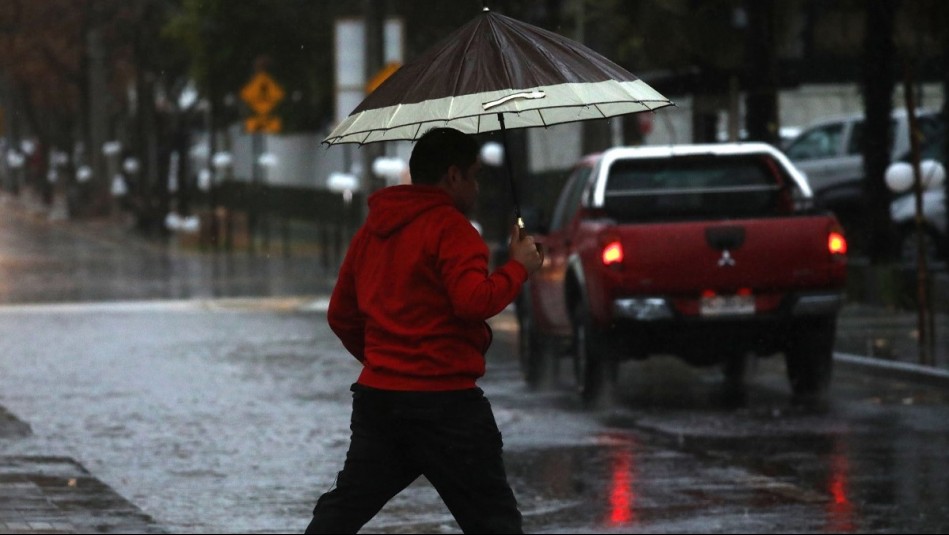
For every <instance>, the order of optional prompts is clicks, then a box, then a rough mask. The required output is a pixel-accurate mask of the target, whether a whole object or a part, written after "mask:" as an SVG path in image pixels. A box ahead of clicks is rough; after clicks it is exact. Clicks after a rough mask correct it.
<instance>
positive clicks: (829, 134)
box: [785, 110, 942, 218]
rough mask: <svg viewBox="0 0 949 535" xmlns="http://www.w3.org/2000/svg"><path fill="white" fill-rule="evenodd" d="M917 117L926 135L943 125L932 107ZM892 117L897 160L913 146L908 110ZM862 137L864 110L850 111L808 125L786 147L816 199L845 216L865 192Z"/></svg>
mask: <svg viewBox="0 0 949 535" xmlns="http://www.w3.org/2000/svg"><path fill="white" fill-rule="evenodd" d="M917 120H918V123H919V129H920V131H921V132H922V134H923V138H924V139H925V138H928V137H929V136H930V135H932V134H933V133H935V132H937V131H938V130H939V129H940V128H941V125H942V122H941V120H940V117H939V114H938V113H937V112H933V111H926V110H920V111H918V112H917ZM892 121H893V123H892V124H893V146H892V147H891V148H890V160H891V161H896V160H897V159H898V158H899V157H900V156H902V155H903V154H905V153H906V152H908V151H909V148H910V145H909V144H910V140H909V120H908V118H907V114H906V110H896V111H894V112H893V115H892ZM863 138H864V118H863V114H856V115H848V116H843V117H836V118H832V119H828V120H825V121H821V122H819V123H816V124H814V125H811V126H809V127H807V128H806V129H804V131H802V132H801V133H800V134H799V135H798V136H797V137H796V138H795V139H794V140H793V141H791V142H790V143H789V144H788V145H787V148H786V149H785V154H786V155H787V157H788V158H789V159H790V160H791V161H792V162H794V165H795V166H796V167H797V168H798V169H799V170H801V171H802V172H804V174H805V175H807V181H808V182H809V183H810V185H811V188H812V189H813V190H814V198H815V201H816V203H817V204H818V205H819V206H822V207H825V208H829V209H831V210H834V211H840V212H841V213H838V216H839V217H842V218H845V217H846V216H847V215H850V214H849V213H847V212H848V211H849V210H853V209H855V208H856V207H857V206H859V204H860V198H861V196H862V195H863Z"/></svg>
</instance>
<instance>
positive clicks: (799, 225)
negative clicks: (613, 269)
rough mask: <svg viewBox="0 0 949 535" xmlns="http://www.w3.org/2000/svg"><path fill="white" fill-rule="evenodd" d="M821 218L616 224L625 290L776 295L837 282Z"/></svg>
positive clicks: (826, 223) (838, 270)
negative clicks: (785, 291) (777, 292)
mask: <svg viewBox="0 0 949 535" xmlns="http://www.w3.org/2000/svg"><path fill="white" fill-rule="evenodd" d="M833 225H834V221H833V219H831V218H829V217H827V216H822V215H813V216H812V215H807V216H797V217H780V218H764V219H747V220H727V221H701V222H675V223H648V224H629V225H621V226H619V227H617V228H616V230H618V231H619V236H620V240H621V241H622V244H623V249H624V250H625V251H626V254H625V259H624V262H623V268H622V270H621V273H622V275H621V278H622V283H621V284H620V286H622V287H623V290H624V291H627V292H631V293H635V294H656V293H662V294H671V295H675V294H680V295H686V294H691V295H694V294H695V293H697V292H702V291H706V290H712V291H715V292H735V291H738V290H739V289H751V290H753V291H755V292H756V293H757V292H758V291H781V290H788V289H806V288H820V287H825V286H830V285H833V284H839V283H840V280H839V279H840V276H841V274H842V272H843V268H842V267H841V265H840V262H839V261H837V260H835V259H834V258H833V255H832V254H831V253H830V251H829V249H828V234H829V231H830V230H831V229H832V226H833Z"/></svg>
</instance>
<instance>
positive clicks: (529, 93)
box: [324, 8, 672, 144]
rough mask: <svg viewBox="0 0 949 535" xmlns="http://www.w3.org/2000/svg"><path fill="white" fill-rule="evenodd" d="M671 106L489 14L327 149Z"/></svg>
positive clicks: (592, 55) (385, 87)
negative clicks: (445, 129) (435, 131)
mask: <svg viewBox="0 0 949 535" xmlns="http://www.w3.org/2000/svg"><path fill="white" fill-rule="evenodd" d="M669 105H672V102H671V101H669V99H667V98H665V97H664V96H662V95H660V94H659V93H658V92H656V91H655V90H654V89H652V88H651V87H649V86H648V85H647V84H646V83H645V82H643V81H642V80H640V79H638V78H637V77H636V76H635V75H634V74H632V73H631V72H629V71H627V70H626V69H624V68H622V67H620V66H619V65H616V64H615V63H613V62H612V61H610V60H608V59H606V58H605V57H603V56H601V55H600V54H598V53H596V52H594V51H593V50H591V49H590V48H588V47H586V46H584V45H582V44H580V43H577V42H575V41H572V40H570V39H567V38H566V37H563V36H561V35H559V34H556V33H554V32H550V31H547V30H544V29H542V28H538V27H536V26H532V25H530V24H527V23H524V22H521V21H518V20H515V19H512V18H510V17H506V16H504V15H501V14H498V13H495V12H493V11H490V10H487V8H485V11H483V12H482V13H481V14H480V15H479V16H477V17H475V18H474V19H473V20H472V21H471V22H469V23H468V24H466V25H464V26H462V27H461V28H459V29H458V30H456V31H455V32H454V33H452V34H451V35H449V36H448V37H446V38H445V39H444V40H442V41H441V42H440V43H439V44H437V45H435V46H433V47H432V48H430V49H429V50H428V51H426V52H425V53H424V54H422V55H421V56H419V57H418V58H417V59H415V60H414V61H412V62H410V63H407V64H406V65H404V66H403V67H402V68H400V69H399V70H398V71H396V72H395V73H394V74H393V75H392V76H390V77H389V79H388V80H386V81H385V82H384V83H383V84H382V85H380V86H379V87H378V88H377V89H376V90H375V91H374V92H373V93H372V94H370V95H369V96H368V97H366V99H365V100H364V101H363V102H362V103H361V104H360V105H359V106H358V107H357V108H356V109H355V110H354V111H353V112H352V114H351V115H350V116H349V117H347V118H346V119H345V120H344V121H343V122H341V123H340V124H339V125H338V126H337V127H336V129H334V130H333V132H332V133H331V134H330V135H329V136H328V137H327V138H326V139H325V140H324V142H325V143H328V144H335V143H372V142H376V141H389V140H400V139H402V140H412V139H417V138H418V137H419V136H421V135H422V134H423V133H425V131H427V130H428V129H430V128H433V127H439V126H449V127H452V128H457V129H458V130H461V131H462V132H466V133H471V134H476V133H482V132H493V131H497V130H503V129H504V128H505V127H506V128H525V127H534V126H550V125H553V124H558V123H565V122H572V121H582V120H587V119H601V118H605V117H612V116H616V115H622V114H627V113H636V112H640V111H650V110H655V109H658V108H661V107H664V106H669ZM502 113H503V114H504V115H503V116H502V115H501V114H502ZM503 122H506V125H504V124H502V123H503Z"/></svg>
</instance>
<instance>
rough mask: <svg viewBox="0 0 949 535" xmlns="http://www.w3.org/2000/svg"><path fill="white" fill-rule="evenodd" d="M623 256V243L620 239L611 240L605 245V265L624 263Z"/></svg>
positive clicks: (603, 256)
mask: <svg viewBox="0 0 949 535" xmlns="http://www.w3.org/2000/svg"><path fill="white" fill-rule="evenodd" d="M623 256H624V255H623V244H622V243H620V241H619V240H614V241H611V242H609V243H607V244H606V245H604V246H603V254H602V255H601V257H602V259H603V265H604V266H612V265H614V264H622V263H623Z"/></svg>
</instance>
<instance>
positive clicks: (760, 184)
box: [516, 143, 847, 402]
mask: <svg viewBox="0 0 949 535" xmlns="http://www.w3.org/2000/svg"><path fill="white" fill-rule="evenodd" d="M811 199H812V193H811V190H810V187H809V186H808V183H807V180H806V179H805V178H804V176H803V175H802V174H801V173H800V172H799V171H798V170H797V169H796V168H795V167H794V166H793V164H791V163H790V162H789V161H788V160H787V158H786V157H785V156H784V155H783V154H782V153H781V152H779V151H777V150H776V149H774V148H773V147H771V146H770V145H767V144H763V143H738V144H716V145H675V146H664V147H637V148H614V149H610V150H607V151H605V152H603V153H601V154H596V155H592V156H588V157H586V158H584V159H583V160H582V161H581V162H580V163H579V164H577V165H576V166H575V167H574V169H573V171H572V173H571V174H570V176H569V178H568V179H567V182H566V184H565V186H564V188H563V190H562V192H561V194H560V197H559V199H558V200H557V204H556V205H555V207H554V211H553V214H552V216H551V219H550V222H549V226H548V227H547V228H544V229H533V230H534V231H536V236H537V240H538V242H539V243H541V244H542V246H543V248H544V252H545V260H544V265H543V267H542V268H541V270H540V271H539V272H537V273H536V274H534V276H533V277H532V278H531V279H530V281H528V283H527V284H526V285H525V287H524V290H523V291H522V293H521V295H520V296H519V297H518V300H517V301H516V310H517V317H518V321H519V325H520V352H521V364H522V370H523V372H524V375H525V379H526V381H527V383H528V384H529V385H531V386H539V385H543V384H545V383H547V382H548V381H549V380H550V379H551V375H552V373H555V371H556V370H557V368H558V366H559V365H558V362H559V357H561V356H565V355H573V357H574V371H575V374H576V377H577V385H578V388H579V391H580V393H581V395H582V397H583V399H584V400H585V401H587V402H591V401H595V400H598V399H602V395H603V394H604V393H609V392H611V391H612V387H613V386H614V385H615V378H616V376H617V365H618V363H619V362H620V361H622V360H624V359H645V358H647V357H649V356H650V355H652V354H675V355H678V356H679V357H681V358H683V359H684V360H685V361H687V362H689V363H690V364H693V365H697V366H708V365H719V364H720V365H723V369H724V372H725V377H726V380H727V381H732V382H734V383H737V384H741V382H742V378H743V377H744V375H745V373H746V370H747V367H748V363H749V360H750V359H753V358H756V357H757V356H770V355H773V354H776V353H783V354H784V355H785V359H786V364H787V372H788V378H789V379H790V383H791V388H792V391H793V393H794V395H795V399H800V400H805V399H810V400H819V399H822V398H823V396H824V394H825V393H826V390H827V388H828V385H829V382H830V376H831V367H832V350H833V344H834V336H835V330H836V321H837V313H838V310H839V308H840V305H841V304H842V301H843V295H842V294H843V287H844V283H845V278H846V250H847V242H846V239H845V237H844V235H843V231H842V230H841V226H840V225H839V224H838V222H837V220H836V219H835V218H834V216H833V215H832V214H830V213H827V212H822V211H816V210H814V209H813V207H812V206H813V204H812V202H811Z"/></svg>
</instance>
